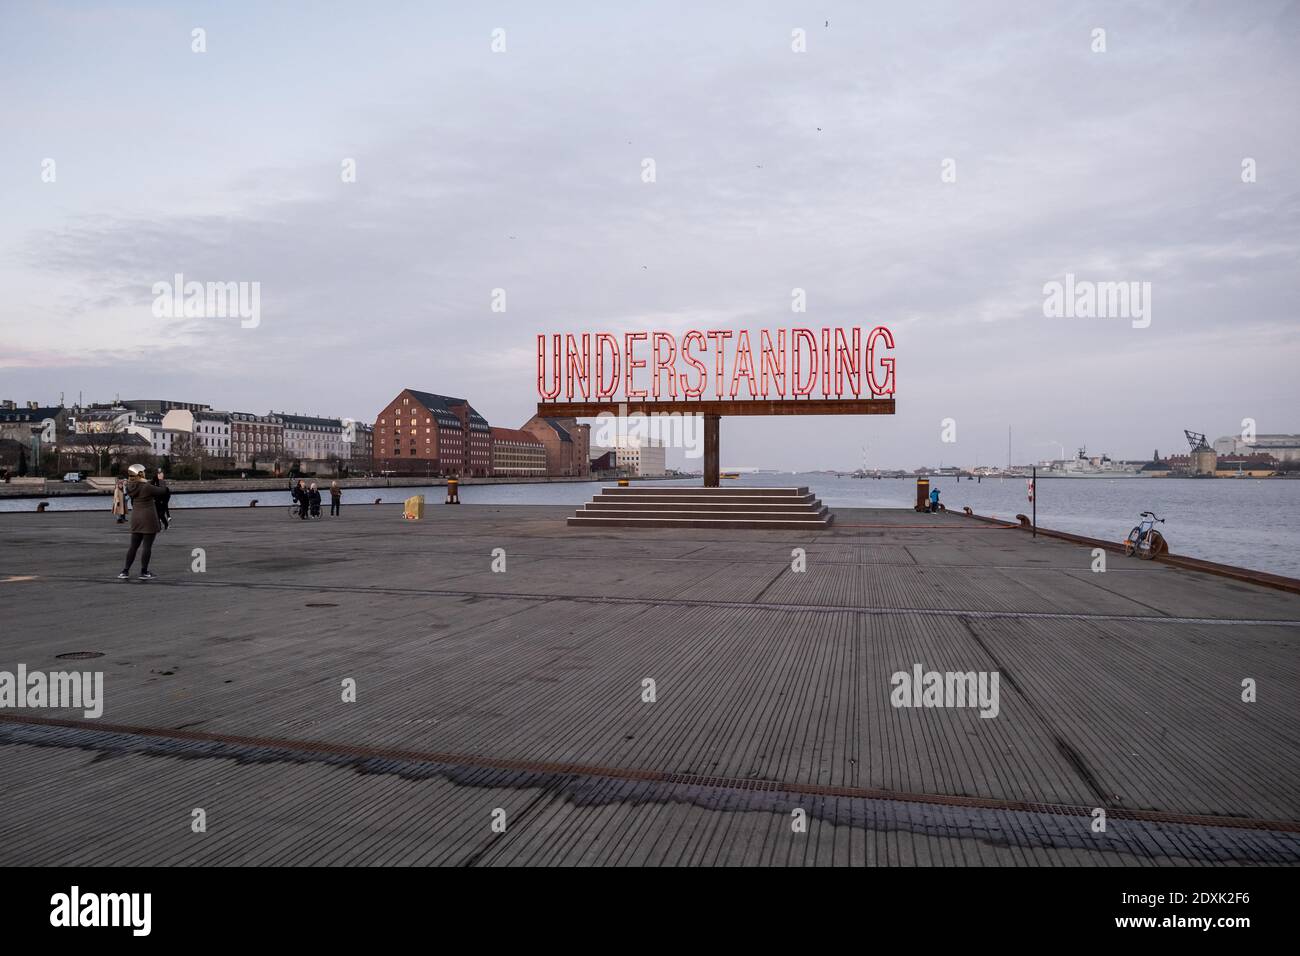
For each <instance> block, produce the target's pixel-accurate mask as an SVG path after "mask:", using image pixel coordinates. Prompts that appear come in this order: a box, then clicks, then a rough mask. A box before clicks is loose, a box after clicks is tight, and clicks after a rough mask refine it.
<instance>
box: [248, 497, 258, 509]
mask: <svg viewBox="0 0 1300 956" xmlns="http://www.w3.org/2000/svg"><path fill="white" fill-rule="evenodd" d="M248 507H250V508H256V507H257V499H256V498H254V499H253V500H252V501H250V502H249V503H248Z"/></svg>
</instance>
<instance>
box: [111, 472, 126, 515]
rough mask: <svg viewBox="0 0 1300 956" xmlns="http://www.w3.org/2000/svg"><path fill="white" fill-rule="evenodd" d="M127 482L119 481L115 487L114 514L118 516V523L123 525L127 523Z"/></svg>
mask: <svg viewBox="0 0 1300 956" xmlns="http://www.w3.org/2000/svg"><path fill="white" fill-rule="evenodd" d="M125 484H126V482H124V481H120V480H119V481H118V482H117V483H116V484H114V485H113V514H115V515H117V523H118V524H122V523H124V522H125V521H126V489H125V487H124V485H125Z"/></svg>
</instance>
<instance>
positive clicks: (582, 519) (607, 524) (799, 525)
mask: <svg viewBox="0 0 1300 956" xmlns="http://www.w3.org/2000/svg"><path fill="white" fill-rule="evenodd" d="M834 520H835V516H834V515H832V514H831V513H830V512H827V513H826V515H825V516H824V517H817V518H816V520H813V521H792V520H790V519H789V518H787V517H775V518H755V517H750V516H746V517H725V518H702V517H698V516H693V517H689V518H667V517H659V516H656V517H651V518H610V517H605V516H600V517H596V516H593V515H591V514H578V515H574V516H573V517H572V518H569V519H568V523H569V527H571V528H737V529H744V530H751V531H763V530H767V531H824V530H826V529H827V528H829V527H830V526H831V522H832V521H834Z"/></svg>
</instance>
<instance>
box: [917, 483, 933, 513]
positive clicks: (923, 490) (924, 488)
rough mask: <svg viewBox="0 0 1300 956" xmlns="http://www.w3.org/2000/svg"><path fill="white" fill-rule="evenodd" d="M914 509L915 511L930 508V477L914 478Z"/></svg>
mask: <svg viewBox="0 0 1300 956" xmlns="http://www.w3.org/2000/svg"><path fill="white" fill-rule="evenodd" d="M916 510H917V511H929V510H930V479H929V478H918V479H916Z"/></svg>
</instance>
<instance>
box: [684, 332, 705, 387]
mask: <svg viewBox="0 0 1300 956" xmlns="http://www.w3.org/2000/svg"><path fill="white" fill-rule="evenodd" d="M692 342H698V343H700V345H701V346H702V345H704V333H703V332H696V331H695V330H694V329H692V330H691V331H689V332H687V333H686V337H685V338H684V339H682V358H684V359H686V364H687V365H690V366H692V367H693V368H694V369H695V370H696V371H698V372H699V373H700V380H699V384H698V385H696V386H694V387H692V386H690V385H689V384H687V382H686V376H685V375H683V376H682V392H683V397H685V398H699V397H700V396H701V395H703V394H704V377H705V376H706V375H708V374H709V370H708V369H707V368H705V367H704V363H703V362H701V361H700V360H699V359H697V358H696V357H695V356H694V355H692V354H691V343H692Z"/></svg>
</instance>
